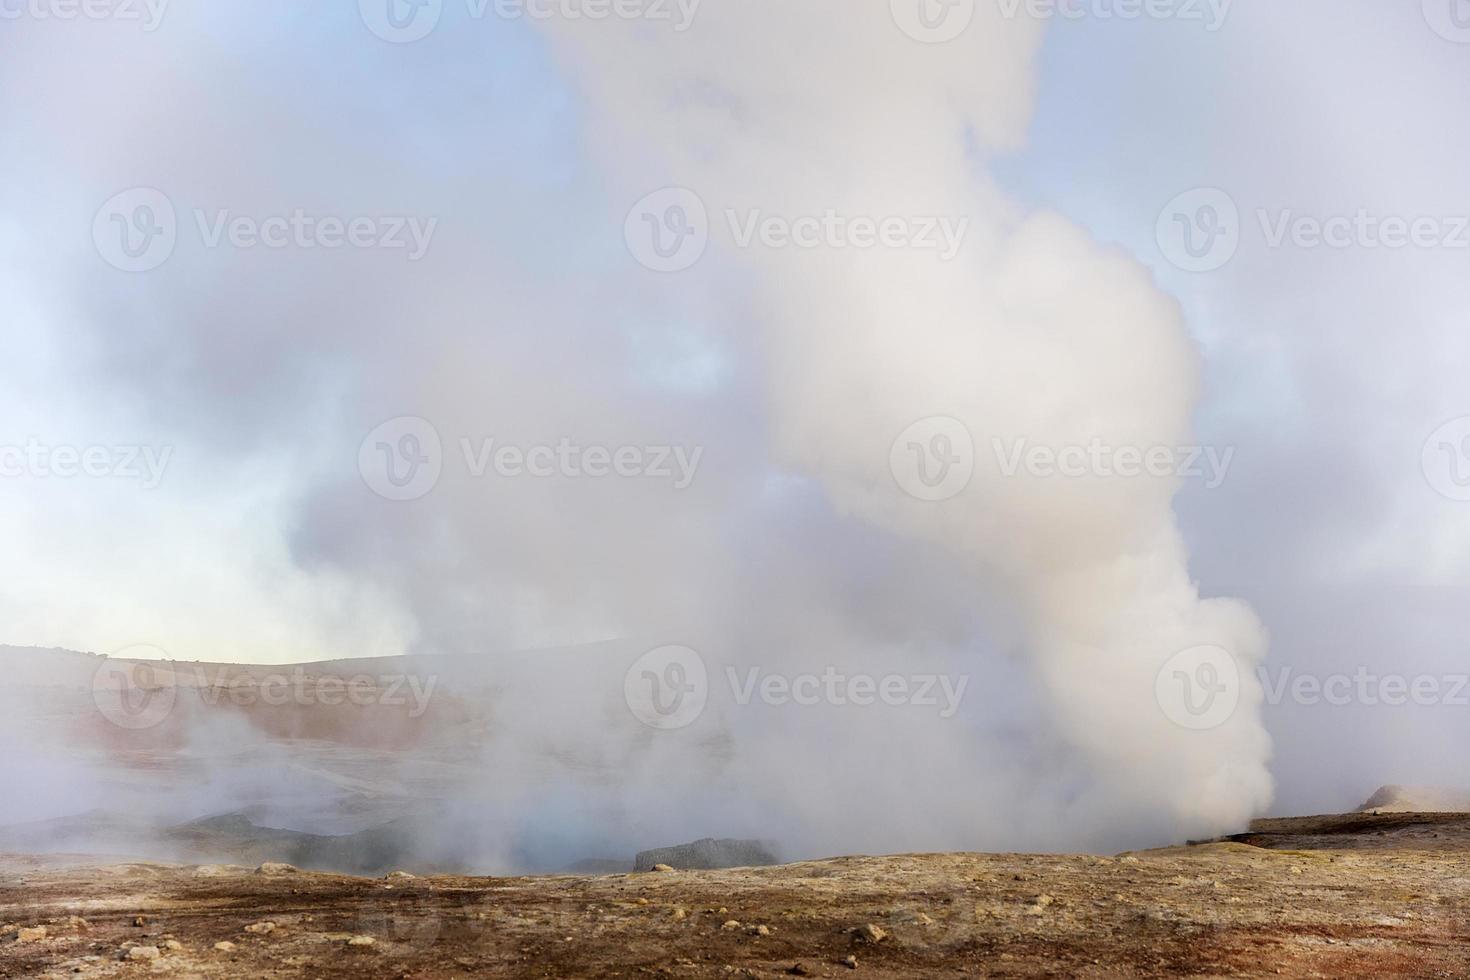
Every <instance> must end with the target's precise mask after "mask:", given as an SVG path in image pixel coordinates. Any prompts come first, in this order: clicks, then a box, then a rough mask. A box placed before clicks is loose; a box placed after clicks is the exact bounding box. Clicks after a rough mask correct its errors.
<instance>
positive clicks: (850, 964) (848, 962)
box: [842, 956, 857, 970]
mask: <svg viewBox="0 0 1470 980" xmlns="http://www.w3.org/2000/svg"><path fill="white" fill-rule="evenodd" d="M842 965H843V966H845V967H847V968H848V969H849V970H856V969H857V957H856V956H847V957H844V958H843V960H842Z"/></svg>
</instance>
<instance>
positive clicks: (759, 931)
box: [749, 926, 771, 936]
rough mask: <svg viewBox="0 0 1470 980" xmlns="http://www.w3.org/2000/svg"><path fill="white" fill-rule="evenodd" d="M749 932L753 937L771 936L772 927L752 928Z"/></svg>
mask: <svg viewBox="0 0 1470 980" xmlns="http://www.w3.org/2000/svg"><path fill="white" fill-rule="evenodd" d="M749 932H750V934H751V935H752V936H769V935H770V934H771V927H770V926H751V927H750V929H749Z"/></svg>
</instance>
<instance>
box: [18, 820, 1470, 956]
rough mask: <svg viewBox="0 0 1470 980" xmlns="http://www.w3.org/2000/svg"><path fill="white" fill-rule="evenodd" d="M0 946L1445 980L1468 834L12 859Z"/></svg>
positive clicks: (1467, 943)
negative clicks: (761, 856) (1059, 849)
mask: <svg viewBox="0 0 1470 980" xmlns="http://www.w3.org/2000/svg"><path fill="white" fill-rule="evenodd" d="M271 872H274V873H271ZM0 923H3V925H0V976H10V977H19V976H57V977H62V976H75V975H81V976H98V977H100V976H144V975H151V974H153V973H160V974H164V975H173V976H205V977H238V976H278V977H308V976H309V977H336V976H341V977H347V976H382V977H469V976H523V977H567V976H626V977H639V976H648V977H658V976H667V977H675V976H677V977H731V976H735V977H776V976H803V975H806V976H829V977H833V976H853V975H858V976H872V977H913V976H925V977H961V976H993V977H1043V976H1050V977H1124V976H1131V977H1132V976H1136V977H1227V976H1231V977H1235V976H1239V977H1253V976H1272V977H1275V976H1287V977H1334V978H1335V977H1466V976H1470V818H1467V817H1466V816H1464V815H1458V814H1392V815H1381V816H1374V815H1373V814H1371V813H1367V814H1350V815H1344V816H1340V817H1321V818H1299V819H1292V820H1268V821H1260V822H1258V823H1257V824H1256V825H1255V826H1254V827H1253V828H1252V832H1251V833H1250V834H1247V835H1242V836H1241V837H1240V838H1239V839H1236V840H1227V841H1216V842H1211V843H1207V844H1200V845H1194V846H1188V847H1178V848H1170V849H1164V850H1158V851H1149V852H1141V853H1138V854H1134V855H1123V856H1119V857H1086V856H1076V857H1057V856H1041V855H981V854H944V855H910V856H899V857H882V858H866V857H864V858H836V859H833V860H827V861H815V862H807V863H802V864H791V865H784V866H777V867H769V868H753V869H738V870H724V871H679V870H675V871H653V872H646V873H638V874H615V875H603V876H596V877H574V876H547V877H535V878H464V877H448V876H445V877H420V878H414V877H408V876H403V875H392V876H388V877H384V878H353V877H345V876H340V875H333V874H322V873H310V872H304V871H293V870H285V869H279V868H267V870H266V871H265V872H262V871H260V870H256V869H249V868H244V867H223V866H203V867H197V866H196V867H190V866H172V865H160V864H137V863H133V864H121V865H110V866H109V865H105V864H99V862H97V861H96V860H94V859H81V858H76V859H68V858H65V857H60V856H52V857H46V858H39V857H29V858H27V857H16V856H10V857H6V858H3V859H0ZM264 923H270V924H271V925H265V924H264ZM38 926H44V928H45V932H44V935H42V934H41V933H40V932H38V931H36V927H38ZM870 926H871V927H873V928H871V929H870V928H869V927H870ZM22 929H25V930H26V931H25V932H22V931H21V930H22ZM21 937H24V938H21ZM219 943H228V944H231V945H230V946H227V947H224V948H221V947H218V946H217V945H216V944H219ZM135 949H136V950H141V952H131V951H132V950H135ZM849 957H853V958H854V959H852V960H849V959H848V958H849Z"/></svg>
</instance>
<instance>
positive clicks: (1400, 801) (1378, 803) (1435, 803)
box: [1358, 784, 1470, 813]
mask: <svg viewBox="0 0 1470 980" xmlns="http://www.w3.org/2000/svg"><path fill="white" fill-rule="evenodd" d="M1372 810H1377V811H1378V812H1379V813H1470V793H1467V792H1465V791H1463V790H1454V789H1445V788H1444V787H1441V786H1397V785H1393V784H1390V785H1388V786H1381V787H1379V789H1378V791H1377V792H1376V793H1374V794H1373V795H1372V796H1370V797H1368V802H1366V803H1364V804H1363V805H1362V806H1360V807H1358V812H1359V813H1364V812H1368V811H1372Z"/></svg>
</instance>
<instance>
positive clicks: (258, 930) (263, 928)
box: [245, 919, 276, 936]
mask: <svg viewBox="0 0 1470 980" xmlns="http://www.w3.org/2000/svg"><path fill="white" fill-rule="evenodd" d="M245 931H246V932H253V933H255V934H256V935H257V936H269V935H270V934H271V933H273V932H275V931H276V924H275V923H274V922H272V921H270V920H269V919H267V920H265V921H264V922H252V923H250V925H248V926H246V927H245Z"/></svg>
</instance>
